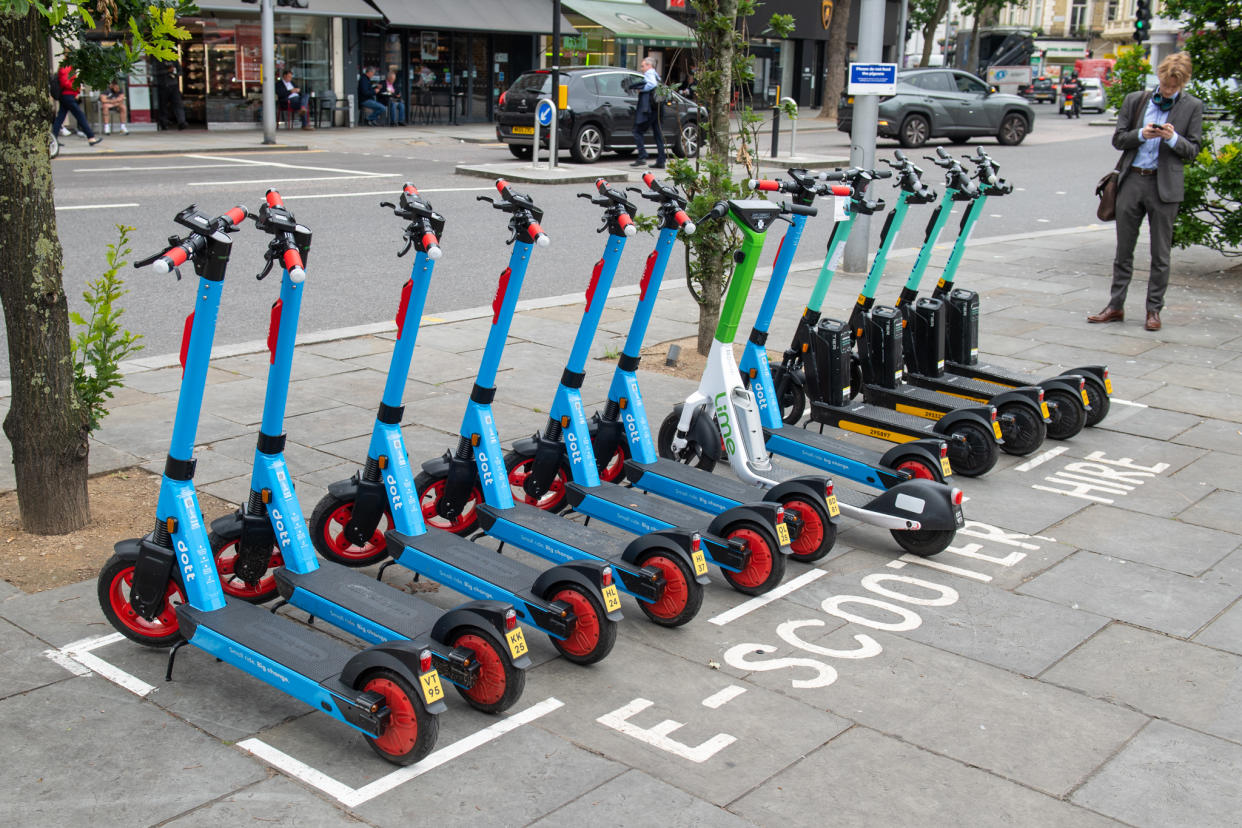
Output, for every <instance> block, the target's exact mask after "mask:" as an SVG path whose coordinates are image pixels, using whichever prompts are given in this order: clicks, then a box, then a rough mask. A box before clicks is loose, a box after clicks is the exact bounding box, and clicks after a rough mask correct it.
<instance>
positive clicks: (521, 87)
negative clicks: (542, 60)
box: [510, 72, 552, 93]
mask: <svg viewBox="0 0 1242 828" xmlns="http://www.w3.org/2000/svg"><path fill="white" fill-rule="evenodd" d="M510 89H512V90H513V91H514V92H539V93H543V92H551V91H552V73H551V72H531V73H529V74H526V75H522V77H520V78H518V79H517V80H516V81H514V82H513V86H512V87H510Z"/></svg>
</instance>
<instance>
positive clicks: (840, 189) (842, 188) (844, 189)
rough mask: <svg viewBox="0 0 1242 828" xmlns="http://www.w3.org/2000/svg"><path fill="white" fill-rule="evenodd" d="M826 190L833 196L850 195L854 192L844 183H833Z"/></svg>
mask: <svg viewBox="0 0 1242 828" xmlns="http://www.w3.org/2000/svg"><path fill="white" fill-rule="evenodd" d="M828 192H830V193H832V195H834V196H852V195H853V194H854V190H853V189H852V188H850V187H848V186H846V185H845V184H833V185H832V187H831V188H830V189H829V191H828Z"/></svg>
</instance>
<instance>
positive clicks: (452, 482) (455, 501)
mask: <svg viewBox="0 0 1242 828" xmlns="http://www.w3.org/2000/svg"><path fill="white" fill-rule="evenodd" d="M476 474H477V472H476V470H475V466H474V446H473V445H472V444H471V442H470V438H469V437H465V436H462V437H461V438H459V439H458V441H457V451H456V453H454V454H453V456H452V457H450V458H449V463H448V478H447V479H446V480H445V481H444V496H443V497H441V498H440V499H439V500H438V501H437V503H436V513H437V514H439V515H440V517H442V518H445V519H447V520H456V519H457V518H458V517H459V516H460V515H461V513H462V512H464V511H465V510H466V504H468V503H469V502H470V490H471V489H472V488H473V487H474V481H475V475H476Z"/></svg>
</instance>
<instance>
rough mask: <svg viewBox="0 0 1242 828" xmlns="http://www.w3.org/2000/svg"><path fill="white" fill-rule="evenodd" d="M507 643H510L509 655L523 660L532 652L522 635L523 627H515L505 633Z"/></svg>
mask: <svg viewBox="0 0 1242 828" xmlns="http://www.w3.org/2000/svg"><path fill="white" fill-rule="evenodd" d="M505 641H507V642H508V643H509V655H511V656H513V657H514V658H521V657H522V656H524V655H526V654H527V653H528V652H530V650H529V649H528V648H527V646H526V636H524V635H522V628H521V627H514V628H513V629H511V630H509V631H508V632H507V633H505Z"/></svg>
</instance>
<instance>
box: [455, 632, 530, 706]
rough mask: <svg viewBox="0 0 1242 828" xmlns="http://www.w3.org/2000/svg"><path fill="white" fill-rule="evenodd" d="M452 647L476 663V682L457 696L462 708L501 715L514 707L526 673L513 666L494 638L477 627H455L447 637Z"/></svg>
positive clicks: (519, 695) (523, 685) (523, 687)
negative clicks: (468, 654)
mask: <svg viewBox="0 0 1242 828" xmlns="http://www.w3.org/2000/svg"><path fill="white" fill-rule="evenodd" d="M448 641H449V643H450V645H451V646H453V647H465V648H466V649H468V650H470V651H471V652H473V653H474V657H475V661H477V662H478V663H479V678H478V681H477V682H476V683H475V685H474V687H472V688H470V689H469V690H467V689H466V688H464V687H458V688H457V693H458V695H460V696H461V697H462V698H463V699H465V700H466V704H468V705H470V706H471V707H473V708H474V709H475V710H479V711H482V712H483V713H503V712H504V711H506V710H508V709H509V708H510V707H512V706H513V705H515V704H516V703H517V700H518V699H520V698H521V697H522V691H524V690H525V689H526V671H525V670H522V669H520V668H518V667H514V666H513V662H512V661H511V660H510V659H509V656H508V653H506V651H505V648H504V646H503V645H502V644H501V643H500V642H499V641H498V640H497V639H496V636H495V635H493V634H492V633H489V632H488V631H487V630H482V629H479V628H478V627H459V628H458V629H456V630H453V632H452V633H451V634H450V635H449V636H448Z"/></svg>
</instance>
